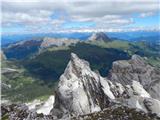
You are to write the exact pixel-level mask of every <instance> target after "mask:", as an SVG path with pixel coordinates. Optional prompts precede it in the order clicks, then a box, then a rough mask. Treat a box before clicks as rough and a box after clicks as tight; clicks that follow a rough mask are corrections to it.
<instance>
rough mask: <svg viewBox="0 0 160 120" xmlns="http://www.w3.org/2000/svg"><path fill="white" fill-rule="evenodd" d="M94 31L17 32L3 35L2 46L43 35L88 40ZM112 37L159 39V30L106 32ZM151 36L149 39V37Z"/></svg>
mask: <svg viewBox="0 0 160 120" xmlns="http://www.w3.org/2000/svg"><path fill="white" fill-rule="evenodd" d="M92 34H93V33H85V32H84V33H37V34H15V35H2V41H1V44H2V47H3V46H6V45H8V44H10V43H15V42H17V41H24V40H30V39H33V38H35V39H38V38H43V37H53V38H68V39H79V40H87V39H88V38H89V37H90V36H91V35H92ZM106 34H107V35H108V36H109V37H110V38H114V39H121V40H129V41H140V40H144V38H145V40H147V41H148V40H149V41H153V42H154V41H157V40H159V32H143V31H138V32H108V33H106ZM148 38H149V39H148Z"/></svg>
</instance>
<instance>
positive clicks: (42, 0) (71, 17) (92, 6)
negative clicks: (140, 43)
mask: <svg viewBox="0 0 160 120" xmlns="http://www.w3.org/2000/svg"><path fill="white" fill-rule="evenodd" d="M1 1H2V2H1V8H2V9H1V12H2V16H1V28H2V34H25V33H52V32H53V33H57V32H97V31H98V32H99V31H101V32H121V31H122V32H123V31H124V32H125V31H139V30H141V31H159V29H160V28H159V27H160V25H159V23H160V18H159V16H160V13H159V12H160V5H159V0H1Z"/></svg>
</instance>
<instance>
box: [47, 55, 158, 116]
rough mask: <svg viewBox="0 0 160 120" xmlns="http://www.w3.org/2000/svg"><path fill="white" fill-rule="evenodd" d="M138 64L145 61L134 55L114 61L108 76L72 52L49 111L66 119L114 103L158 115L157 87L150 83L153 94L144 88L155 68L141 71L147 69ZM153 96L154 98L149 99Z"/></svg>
mask: <svg viewBox="0 0 160 120" xmlns="http://www.w3.org/2000/svg"><path fill="white" fill-rule="evenodd" d="M141 63H144V60H143V58H141V57H140V56H137V55H134V56H132V59H130V60H125V61H124V60H122V61H116V62H114V63H113V68H112V70H111V77H108V78H109V79H107V78H103V77H101V76H100V75H99V74H98V73H96V72H94V71H92V70H91V69H90V66H89V63H88V62H87V61H85V60H83V59H80V58H79V57H78V56H77V55H76V54H74V53H72V54H71V60H70V61H69V63H68V65H67V67H66V69H65V71H64V73H63V74H62V75H61V77H60V81H59V84H58V88H57V90H56V94H55V103H54V107H53V109H52V110H51V113H50V114H51V115H54V116H57V118H60V119H61V118H63V119H66V118H68V117H69V116H70V115H72V116H79V115H85V114H89V113H93V112H98V111H103V110H104V109H105V108H107V107H110V106H112V105H115V104H117V103H118V104H121V105H122V106H123V105H125V106H128V107H131V108H136V109H140V110H143V111H145V112H148V111H149V112H151V111H152V112H153V113H156V114H158V113H159V112H160V110H159V109H158V108H157V107H153V106H156V105H157V106H159V105H160V101H159V99H157V100H156V98H158V95H159V94H158V90H159V88H158V87H157V85H152V87H153V88H152V90H154V91H155V93H154V95H153V94H151V93H152V92H151V91H150V90H148V89H146V87H145V85H146V84H148V85H150V83H152V80H153V81H156V79H154V78H153V77H151V76H152V75H151V74H149V73H150V72H151V70H153V69H154V68H152V67H151V66H149V65H147V66H148V67H147V69H148V70H149V71H147V73H144V72H146V68H145V67H144V65H141ZM145 64H146V63H145ZM139 66H140V68H139ZM142 66H143V67H142ZM142 68H143V69H145V70H143V69H142ZM153 72H154V71H152V73H153ZM142 73H143V74H144V75H143V74H142ZM124 75H125V76H124ZM149 75H150V76H149ZM146 76H147V77H146ZM143 79H145V81H146V84H144V83H143V82H144V80H143ZM158 84H159V83H158ZM153 96H156V97H154V98H152V97H153ZM148 103H151V104H152V105H151V104H148Z"/></svg>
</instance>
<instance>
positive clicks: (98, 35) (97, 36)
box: [89, 32, 110, 42]
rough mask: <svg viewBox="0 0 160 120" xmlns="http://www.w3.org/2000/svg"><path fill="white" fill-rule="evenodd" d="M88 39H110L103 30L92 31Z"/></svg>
mask: <svg viewBox="0 0 160 120" xmlns="http://www.w3.org/2000/svg"><path fill="white" fill-rule="evenodd" d="M89 40H90V41H105V42H108V41H110V38H109V37H108V36H107V35H106V34H105V33H103V32H98V33H93V34H92V36H91V37H90V38H89Z"/></svg>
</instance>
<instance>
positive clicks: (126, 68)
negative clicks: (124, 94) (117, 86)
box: [108, 55, 160, 100]
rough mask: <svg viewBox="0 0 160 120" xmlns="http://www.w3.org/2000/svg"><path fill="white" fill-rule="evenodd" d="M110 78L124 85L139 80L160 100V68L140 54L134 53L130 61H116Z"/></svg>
mask: <svg viewBox="0 0 160 120" xmlns="http://www.w3.org/2000/svg"><path fill="white" fill-rule="evenodd" d="M108 78H109V79H110V80H111V81H112V82H118V83H121V84H122V85H131V83H132V81H138V82H139V83H140V84H142V86H143V87H144V89H145V90H146V91H147V92H148V93H149V94H150V95H151V96H152V97H153V98H155V99H158V100H160V94H159V91H160V70H158V69H156V68H154V67H152V66H150V65H149V64H147V63H146V62H145V60H144V59H143V58H141V57H140V56H138V55H133V56H132V59H131V60H128V61H127V60H121V61H115V62H114V63H113V67H112V70H111V71H110V75H109V77H108Z"/></svg>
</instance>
